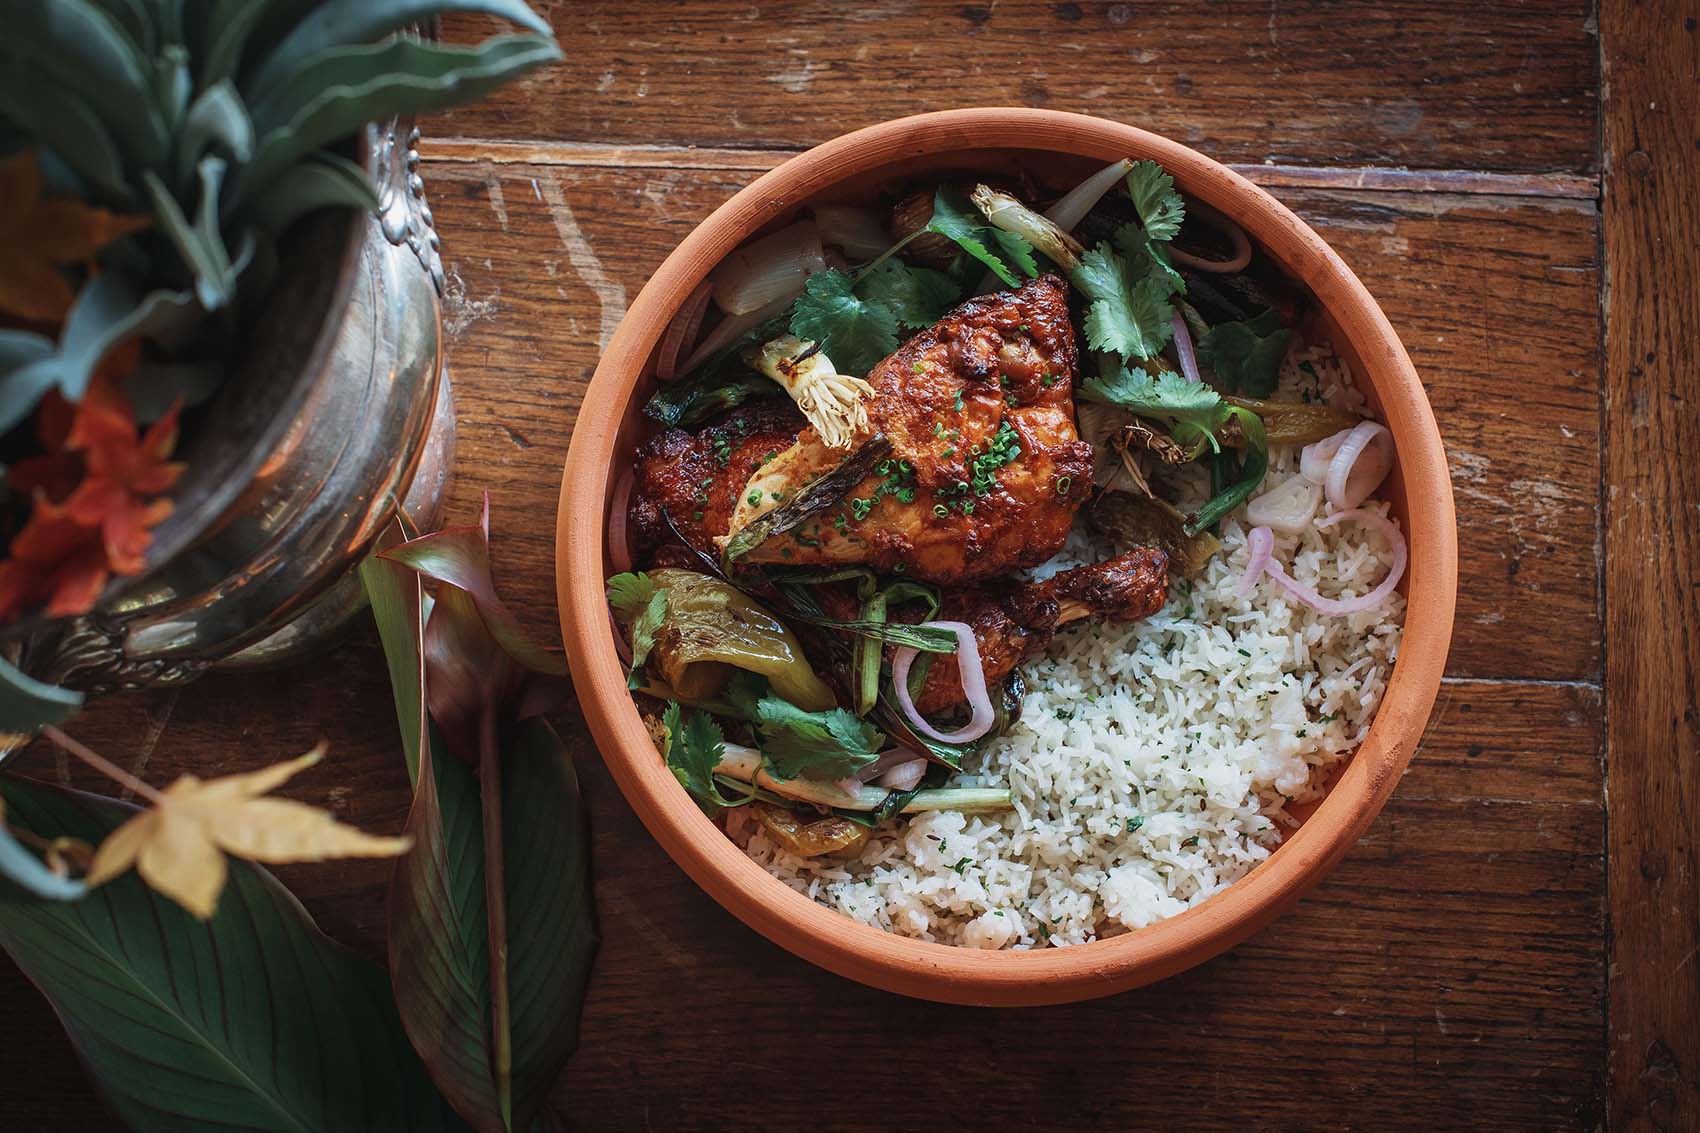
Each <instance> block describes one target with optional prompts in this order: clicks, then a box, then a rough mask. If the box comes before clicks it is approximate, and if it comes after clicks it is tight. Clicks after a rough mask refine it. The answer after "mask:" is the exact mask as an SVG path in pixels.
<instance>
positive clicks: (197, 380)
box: [124, 359, 225, 425]
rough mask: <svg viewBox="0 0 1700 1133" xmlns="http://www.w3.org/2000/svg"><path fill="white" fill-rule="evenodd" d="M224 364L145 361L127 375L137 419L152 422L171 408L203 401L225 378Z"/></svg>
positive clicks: (126, 390)
mask: <svg viewBox="0 0 1700 1133" xmlns="http://www.w3.org/2000/svg"><path fill="white" fill-rule="evenodd" d="M224 374H225V364H224V362H222V361H220V360H218V359H211V360H208V361H201V362H142V363H139V364H138V365H137V366H136V368H135V369H134V370H131V371H130V373H129V374H128V375H127V376H126V377H125V378H124V391H125V393H126V394H128V395H129V398H130V409H131V410H132V411H133V412H134V413H135V415H136V420H137V421H139V422H141V423H142V424H144V425H151V424H153V423H154V422H155V421H158V420H159V419H160V418H161V417H164V416H165V415H166V414H167V413H169V412H170V411H171V408H172V406H176V407H177V408H179V409H193V408H195V406H197V405H204V404H205V403H206V402H207V401H208V400H210V399H211V398H212V395H213V394H214V393H217V392H218V387H219V383H220V382H222V381H224Z"/></svg>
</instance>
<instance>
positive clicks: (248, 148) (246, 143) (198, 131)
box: [176, 79, 254, 192]
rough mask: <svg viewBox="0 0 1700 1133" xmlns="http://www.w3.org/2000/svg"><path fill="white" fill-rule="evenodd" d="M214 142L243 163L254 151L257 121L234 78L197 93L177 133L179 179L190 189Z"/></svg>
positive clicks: (185, 188)
mask: <svg viewBox="0 0 1700 1133" xmlns="http://www.w3.org/2000/svg"><path fill="white" fill-rule="evenodd" d="M214 143H217V144H218V146H219V147H220V148H221V149H222V150H223V153H224V156H225V157H228V158H229V159H230V160H231V161H232V162H233V163H234V164H236V165H237V166H240V165H241V164H242V163H243V162H245V161H247V160H248V159H249V158H250V157H252V156H253V155H254V124H253V122H251V121H249V119H248V109H247V107H245V106H244V105H243V104H242V96H241V95H240V94H238V93H237V92H236V86H235V84H233V83H232V82H230V80H228V79H223V80H220V81H219V82H216V83H214V84H213V85H212V86H210V87H207V88H206V89H205V90H203V91H201V93H200V94H198V95H196V96H195V101H194V102H193V103H192V104H190V106H189V109H188V112H187V113H186V114H185V115H184V116H183V125H182V127H181V129H179V130H178V133H177V168H176V175H177V176H176V182H177V186H178V189H179V191H183V192H186V191H187V190H188V188H189V186H190V184H191V181H192V179H193V177H194V173H195V163H196V162H198V161H199V160H200V158H201V155H202V154H204V153H206V152H207V148H208V147H209V146H211V145H213V144H214Z"/></svg>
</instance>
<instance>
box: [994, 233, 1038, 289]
mask: <svg viewBox="0 0 1700 1133" xmlns="http://www.w3.org/2000/svg"><path fill="white" fill-rule="evenodd" d="M986 231H987V232H990V233H991V234H992V239H993V240H996V241H997V244H998V249H999V251H1001V252H1003V254H1004V255H1006V256H1008V257H1009V260H1010V262H1011V263H1013V264H1014V265H1015V266H1016V267H1018V268H1020V269H1021V271H1022V274H1024V275H1026V276H1028V277H1029V278H1031V277H1033V276H1036V275H1038V274H1039V261H1037V260H1035V259H1034V258H1033V245H1032V244H1031V243H1029V242H1028V240H1027V237H1025V236H1023V235H1022V234H1021V233H1019V232H1005V231H1004V230H1003V229H1001V228H993V227H990V226H988V227H987V229H986Z"/></svg>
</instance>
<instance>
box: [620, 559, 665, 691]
mask: <svg viewBox="0 0 1700 1133" xmlns="http://www.w3.org/2000/svg"><path fill="white" fill-rule="evenodd" d="M608 604H609V605H610V606H612V607H614V611H615V613H617V614H619V615H620V620H621V621H622V622H624V623H626V628H627V630H628V631H629V632H630V633H631V638H632V666H631V669H630V670H628V671H627V673H626V687H627V688H631V689H639V688H642V687H643V663H644V662H645V661H646V660H648V659H649V651H650V650H651V649H653V648H655V634H656V631H658V630H659V629H660V628H661V623H662V622H663V621H665V620H666V619H667V588H666V587H665V586H657V585H655V580H654V579H652V578H650V577H649V575H647V574H644V573H642V572H639V573H637V574H631V573H627V574H616V575H615V576H614V577H613V578H610V579H609V580H608Z"/></svg>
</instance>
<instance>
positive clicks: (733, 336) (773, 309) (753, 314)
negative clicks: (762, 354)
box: [678, 282, 803, 374]
mask: <svg viewBox="0 0 1700 1133" xmlns="http://www.w3.org/2000/svg"><path fill="white" fill-rule="evenodd" d="M802 293H803V284H802V283H801V282H798V284H797V289H796V290H795V291H793V292H791V293H790V294H789V295H781V296H780V297H779V298H777V299H775V300H774V301H773V302H771V303H769V304H768V305H767V306H765V307H762V308H760V309H759V310H755V311H750V312H749V313H747V314H743V315H733V316H731V317H730V318H726V319H722V320H720V322H718V323H716V324H715V325H714V329H713V330H711V331H709V332H708V334H707V335H705V336H704V337H703V340H702V341H701V342H700V343H698V344H697V348H696V349H695V350H693V351H691V356H690V357H689V358H686V359H685V360H684V362H683V363H682V364H681V365H680V366H679V371H678V372H679V373H681V374H688V373H690V372H691V371H692V370H694V369H696V368H697V367H698V366H700V365H702V364H703V363H704V362H706V361H708V359H709V358H710V357H711V356H713V355H714V354H715V353H717V352H718V351H719V350H720V349H721V348H722V347H726V346H729V345H731V344H732V343H733V342H736V341H737V340H738V337H739V336H740V335H742V334H743V333H744V332H745V331H747V330H749V329H750V328H751V327H759V326H761V324H763V323H765V322H767V320H769V319H771V318H772V317H773V316H775V315H777V314H779V313H780V312H781V311H783V310H784V309H785V308H787V307H789V306H790V305H791V301H792V300H793V299H795V298H796V297H797V296H799V295H801V294H802Z"/></svg>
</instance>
